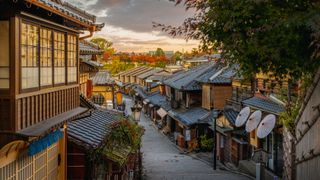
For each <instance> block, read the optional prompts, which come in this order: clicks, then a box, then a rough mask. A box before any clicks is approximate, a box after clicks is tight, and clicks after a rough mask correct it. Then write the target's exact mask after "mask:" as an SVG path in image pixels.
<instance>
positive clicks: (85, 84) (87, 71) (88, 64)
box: [79, 40, 103, 98]
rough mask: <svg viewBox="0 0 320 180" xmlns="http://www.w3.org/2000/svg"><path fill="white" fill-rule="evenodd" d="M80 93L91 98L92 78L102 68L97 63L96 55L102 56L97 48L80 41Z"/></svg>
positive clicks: (101, 52)
mask: <svg viewBox="0 0 320 180" xmlns="http://www.w3.org/2000/svg"><path fill="white" fill-rule="evenodd" d="M79 45H80V47H79V49H80V70H79V71H80V92H81V93H82V94H83V95H84V96H85V97H87V98H91V97H92V89H93V84H92V78H93V77H94V76H95V75H96V74H97V73H98V71H99V69H100V68H101V67H102V66H103V65H102V64H101V63H100V62H98V57H97V56H98V55H101V54H103V51H102V50H100V49H99V47H98V46H97V45H95V44H93V43H91V42H88V41H85V40H83V41H80V43H79Z"/></svg>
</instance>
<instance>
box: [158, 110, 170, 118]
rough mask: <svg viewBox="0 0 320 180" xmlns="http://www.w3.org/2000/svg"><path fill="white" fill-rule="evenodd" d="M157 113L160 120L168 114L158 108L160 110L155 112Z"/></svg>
mask: <svg viewBox="0 0 320 180" xmlns="http://www.w3.org/2000/svg"><path fill="white" fill-rule="evenodd" d="M157 113H158V114H159V116H160V117H161V118H163V117H164V116H166V115H167V114H168V112H167V111H165V110H164V109H162V108H160V109H159V110H158V111H157Z"/></svg>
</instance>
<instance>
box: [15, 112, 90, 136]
mask: <svg viewBox="0 0 320 180" xmlns="http://www.w3.org/2000/svg"><path fill="white" fill-rule="evenodd" d="M87 110H88V109H87V108H82V107H77V108H75V109H72V110H70V111H67V112H64V113H61V114H59V115H57V116H54V117H52V118H49V119H47V120H44V121H41V122H39V123H37V124H35V125H32V126H30V127H28V128H25V129H22V130H20V131H18V133H19V134H22V135H25V136H34V137H36V136H41V135H43V134H45V133H46V132H48V131H50V129H51V128H52V127H54V126H57V125H59V124H61V123H64V122H65V121H68V120H70V119H71V118H73V117H75V116H77V115H80V114H82V113H84V112H86V111H87Z"/></svg>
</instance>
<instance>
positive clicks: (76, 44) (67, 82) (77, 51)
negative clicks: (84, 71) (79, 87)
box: [66, 32, 80, 85]
mask: <svg viewBox="0 0 320 180" xmlns="http://www.w3.org/2000/svg"><path fill="white" fill-rule="evenodd" d="M69 35H70V36H75V38H76V42H75V51H74V52H75V61H76V62H75V66H74V67H76V81H73V82H69V81H68V67H69V66H68V62H69V59H68V58H69V57H68V56H67V57H66V58H67V59H66V70H67V72H66V84H68V85H73V84H80V80H79V61H80V60H79V52H80V51H79V35H77V34H75V33H71V32H69V33H67V34H66V37H67V41H66V44H67V45H66V53H67V54H68V53H69V46H68V45H69V41H68V36H69Z"/></svg>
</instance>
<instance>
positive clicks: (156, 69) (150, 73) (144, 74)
mask: <svg viewBox="0 0 320 180" xmlns="http://www.w3.org/2000/svg"><path fill="white" fill-rule="evenodd" d="M162 70H163V69H161V68H155V69H153V70H151V71H148V72H145V73H143V74H140V75H139V76H138V78H139V79H145V78H147V77H150V76H152V75H154V74H156V73H158V72H160V71H162Z"/></svg>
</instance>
